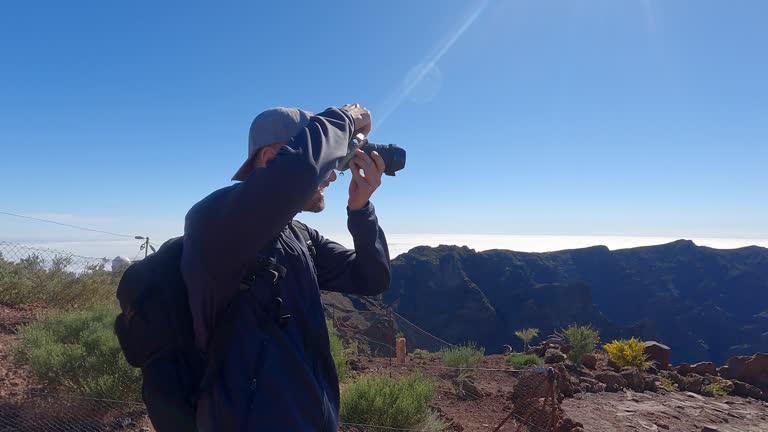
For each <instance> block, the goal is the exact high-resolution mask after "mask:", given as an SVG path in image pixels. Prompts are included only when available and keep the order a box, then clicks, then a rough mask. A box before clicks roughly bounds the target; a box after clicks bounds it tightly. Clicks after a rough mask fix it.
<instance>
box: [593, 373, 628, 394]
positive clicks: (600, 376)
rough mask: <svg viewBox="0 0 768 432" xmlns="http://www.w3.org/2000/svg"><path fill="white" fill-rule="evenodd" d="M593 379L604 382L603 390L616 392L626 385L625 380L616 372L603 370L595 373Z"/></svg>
mask: <svg viewBox="0 0 768 432" xmlns="http://www.w3.org/2000/svg"><path fill="white" fill-rule="evenodd" d="M595 379H596V380H598V381H600V382H601V383H603V384H605V391H609V392H617V391H619V390H620V389H622V388H624V387H626V386H627V381H626V380H625V379H624V377H623V376H621V375H619V374H617V373H616V372H611V371H603V372H598V373H596V374H595Z"/></svg>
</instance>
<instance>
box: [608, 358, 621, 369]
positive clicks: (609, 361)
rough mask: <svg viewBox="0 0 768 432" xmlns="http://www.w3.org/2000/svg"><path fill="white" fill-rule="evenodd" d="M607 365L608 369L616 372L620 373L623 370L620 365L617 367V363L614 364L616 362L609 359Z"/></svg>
mask: <svg viewBox="0 0 768 432" xmlns="http://www.w3.org/2000/svg"><path fill="white" fill-rule="evenodd" d="M607 365H608V367H609V368H611V369H613V370H614V371H615V372H618V371H620V370H621V368H620V367H619V365H617V364H616V362H614V361H613V360H611V359H608V363H607Z"/></svg>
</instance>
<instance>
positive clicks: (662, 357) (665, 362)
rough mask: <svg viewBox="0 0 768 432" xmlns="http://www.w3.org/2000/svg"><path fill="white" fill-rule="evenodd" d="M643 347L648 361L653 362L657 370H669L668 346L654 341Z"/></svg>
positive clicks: (646, 343)
mask: <svg viewBox="0 0 768 432" xmlns="http://www.w3.org/2000/svg"><path fill="white" fill-rule="evenodd" d="M643 345H644V346H645V349H644V352H645V354H646V355H647V356H648V359H649V360H651V361H653V362H654V365H655V367H656V368H657V369H658V370H668V369H669V354H670V351H671V350H670V348H669V347H668V346H666V345H664V344H661V343H659V342H656V341H648V342H645V343H644V344H643Z"/></svg>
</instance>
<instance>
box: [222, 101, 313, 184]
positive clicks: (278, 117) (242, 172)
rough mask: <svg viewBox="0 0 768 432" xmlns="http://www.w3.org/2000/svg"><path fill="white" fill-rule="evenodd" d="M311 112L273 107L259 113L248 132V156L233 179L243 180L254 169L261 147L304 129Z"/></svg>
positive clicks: (287, 138)
mask: <svg viewBox="0 0 768 432" xmlns="http://www.w3.org/2000/svg"><path fill="white" fill-rule="evenodd" d="M313 115H314V114H312V113H311V112H308V111H302V110H300V109H297V108H271V109H268V110H266V111H264V112H262V113H261V114H259V115H257V116H256V118H255V119H253V122H251V130H250V132H249V133H248V158H247V159H246V160H245V162H243V165H242V166H240V169H239V170H237V172H236V173H235V176H234V177H232V180H239V181H243V180H245V179H246V178H248V175H249V174H250V173H251V171H253V158H254V157H256V153H257V152H258V151H259V149H260V148H262V147H265V146H268V145H270V144H276V143H279V142H288V141H290V140H291V138H293V137H294V136H296V134H298V133H299V132H300V131H301V129H303V128H304V127H305V126H306V125H307V123H309V118H310V117H311V116H313Z"/></svg>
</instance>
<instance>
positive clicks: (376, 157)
mask: <svg viewBox="0 0 768 432" xmlns="http://www.w3.org/2000/svg"><path fill="white" fill-rule="evenodd" d="M371 157H372V158H373V161H374V162H376V168H377V169H378V171H379V174H384V170H385V169H386V168H387V167H386V164H385V163H384V158H382V157H381V155H380V154H379V153H378V152H376V151H374V152H371Z"/></svg>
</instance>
